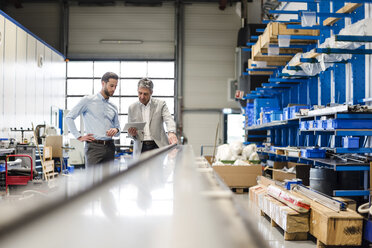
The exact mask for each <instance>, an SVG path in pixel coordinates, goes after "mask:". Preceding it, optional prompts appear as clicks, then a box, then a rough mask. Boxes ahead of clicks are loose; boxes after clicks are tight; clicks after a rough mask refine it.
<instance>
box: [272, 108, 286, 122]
mask: <svg viewBox="0 0 372 248" xmlns="http://www.w3.org/2000/svg"><path fill="white" fill-rule="evenodd" d="M282 115H283V114H282V112H281V111H277V110H272V111H271V112H270V120H271V121H280V120H281V119H282V118H283V117H282Z"/></svg>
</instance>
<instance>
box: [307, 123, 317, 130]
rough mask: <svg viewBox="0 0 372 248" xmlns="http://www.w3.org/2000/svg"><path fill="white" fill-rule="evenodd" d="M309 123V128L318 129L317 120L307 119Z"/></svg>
mask: <svg viewBox="0 0 372 248" xmlns="http://www.w3.org/2000/svg"><path fill="white" fill-rule="evenodd" d="M307 122H308V123H309V130H313V129H316V127H317V123H316V121H307Z"/></svg>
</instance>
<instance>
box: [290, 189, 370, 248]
mask: <svg viewBox="0 0 372 248" xmlns="http://www.w3.org/2000/svg"><path fill="white" fill-rule="evenodd" d="M293 194H295V195H297V196H300V197H303V198H305V199H307V200H308V201H309V202H310V203H311V211H310V234H312V235H313V236H314V237H315V238H317V244H318V247H324V246H327V245H328V246H359V245H361V243H362V231H363V217H362V216H361V215H359V214H358V213H357V212H355V211H353V210H350V209H347V210H346V211H340V212H335V211H333V210H331V209H329V208H327V207H325V206H323V205H321V204H320V203H317V202H315V201H312V200H311V199H310V198H307V197H305V196H303V195H302V194H298V193H293Z"/></svg>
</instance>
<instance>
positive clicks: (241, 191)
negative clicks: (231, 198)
mask: <svg viewBox="0 0 372 248" xmlns="http://www.w3.org/2000/svg"><path fill="white" fill-rule="evenodd" d="M230 189H231V191H232V192H234V193H236V194H245V193H248V191H249V188H248V187H231V188H230Z"/></svg>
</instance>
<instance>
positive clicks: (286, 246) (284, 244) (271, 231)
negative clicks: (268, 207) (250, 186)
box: [235, 193, 316, 248]
mask: <svg viewBox="0 0 372 248" xmlns="http://www.w3.org/2000/svg"><path fill="white" fill-rule="evenodd" d="M235 196H236V197H237V198H238V199H239V200H240V201H241V203H242V204H244V205H249V208H250V209H251V210H252V213H255V216H254V217H255V218H256V221H255V223H257V229H258V230H259V232H260V233H262V235H263V237H264V239H265V240H266V241H267V242H268V244H269V245H270V247H272V248H298V247H301V248H314V247H316V242H315V241H313V240H306V241H285V240H284V233H283V230H282V229H281V228H280V227H272V226H271V223H270V220H269V219H268V218H265V217H263V216H260V212H259V209H258V208H256V207H255V206H254V205H253V204H249V197H248V194H247V193H245V194H235Z"/></svg>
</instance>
